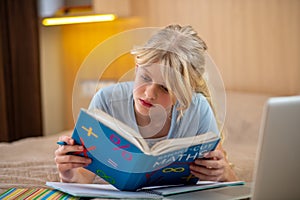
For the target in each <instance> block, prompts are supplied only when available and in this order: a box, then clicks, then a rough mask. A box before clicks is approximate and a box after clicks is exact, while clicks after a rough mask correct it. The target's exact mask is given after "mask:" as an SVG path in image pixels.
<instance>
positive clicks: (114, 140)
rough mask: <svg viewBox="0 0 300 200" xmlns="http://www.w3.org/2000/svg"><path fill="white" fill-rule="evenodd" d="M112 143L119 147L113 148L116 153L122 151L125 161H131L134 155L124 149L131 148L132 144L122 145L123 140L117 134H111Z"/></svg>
mask: <svg viewBox="0 0 300 200" xmlns="http://www.w3.org/2000/svg"><path fill="white" fill-rule="evenodd" d="M109 139H110V141H111V142H112V143H114V144H115V145H117V147H115V148H113V150H114V151H117V150H120V151H121V152H122V157H123V158H124V159H125V160H128V161H131V160H132V154H131V152H128V151H125V150H124V149H128V148H130V144H129V143H128V144H126V145H121V139H120V138H119V137H118V136H117V135H116V134H111V135H110V137H109Z"/></svg>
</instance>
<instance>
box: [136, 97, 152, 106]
mask: <svg viewBox="0 0 300 200" xmlns="http://www.w3.org/2000/svg"><path fill="white" fill-rule="evenodd" d="M139 101H140V103H141V104H142V105H143V106H146V107H148V108H150V107H152V106H153V104H151V103H149V102H147V101H145V100H143V99H139Z"/></svg>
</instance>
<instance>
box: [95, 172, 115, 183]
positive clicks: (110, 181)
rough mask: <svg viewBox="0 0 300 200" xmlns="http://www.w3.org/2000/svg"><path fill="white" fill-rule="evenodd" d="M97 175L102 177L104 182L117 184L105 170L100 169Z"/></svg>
mask: <svg viewBox="0 0 300 200" xmlns="http://www.w3.org/2000/svg"><path fill="white" fill-rule="evenodd" d="M96 174H97V175H98V176H100V177H101V178H103V179H104V180H106V181H107V182H108V183H110V184H114V183H115V182H116V181H115V179H114V178H113V177H111V176H108V175H106V174H105V172H104V171H103V170H101V169H98V170H97V171H96Z"/></svg>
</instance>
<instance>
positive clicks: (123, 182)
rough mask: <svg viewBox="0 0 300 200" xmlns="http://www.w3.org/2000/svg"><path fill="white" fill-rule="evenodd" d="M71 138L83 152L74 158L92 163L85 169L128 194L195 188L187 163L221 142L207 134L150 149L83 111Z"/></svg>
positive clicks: (103, 117)
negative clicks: (161, 188)
mask: <svg viewBox="0 0 300 200" xmlns="http://www.w3.org/2000/svg"><path fill="white" fill-rule="evenodd" d="M72 138H73V139H74V140H75V142H76V143H77V144H81V145H83V146H84V151H83V152H80V153H75V154H78V155H80V156H86V157H89V158H91V159H92V163H91V164H90V165H88V166H87V167H86V169H88V170H90V171H92V172H93V173H95V174H96V175H98V176H100V177H101V178H102V179H104V180H106V181H107V182H108V183H110V184H112V185H114V186H115V187H116V188H118V189H119V190H128V191H136V190H138V189H140V188H142V187H147V186H158V185H175V184H195V183H196V182H197V181H198V178H196V177H194V176H193V175H192V174H191V173H190V170H189V165H190V163H192V162H193V161H194V160H195V159H196V158H200V157H202V156H203V154H204V153H206V152H209V151H212V150H214V149H215V148H216V146H217V144H218V142H219V140H220V139H219V137H218V135H217V134H215V133H211V132H209V133H206V134H202V135H199V136H195V137H193V138H178V139H169V140H164V141H161V142H160V143H161V144H158V145H154V146H153V147H152V148H151V149H150V148H149V146H148V145H147V143H146V141H145V140H144V139H142V138H141V137H140V136H139V134H138V133H136V132H135V131H134V130H133V129H131V128H130V127H128V126H126V125H124V124H123V123H121V122H120V121H118V120H116V119H114V118H112V117H111V116H109V115H108V114H106V113H104V112H103V111H100V110H97V112H91V111H87V110H84V109H82V110H81V111H80V114H79V117H78V119H77V122H76V125H75V128H74V131H73V135H72ZM191 140H192V141H193V142H192V143H191ZM159 147H162V148H159Z"/></svg>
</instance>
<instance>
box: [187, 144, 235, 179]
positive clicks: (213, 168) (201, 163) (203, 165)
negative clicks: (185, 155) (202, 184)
mask: <svg viewBox="0 0 300 200" xmlns="http://www.w3.org/2000/svg"><path fill="white" fill-rule="evenodd" d="M190 170H191V173H192V174H193V175H194V176H196V177H197V178H199V180H201V181H236V180H237V177H236V175H235V174H234V172H233V170H232V168H231V167H230V164H229V163H228V161H227V159H226V158H225V155H224V153H223V151H222V150H220V149H216V150H214V151H211V152H209V153H207V154H205V155H204V158H198V159H196V160H195V161H194V163H193V164H191V165H190Z"/></svg>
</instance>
